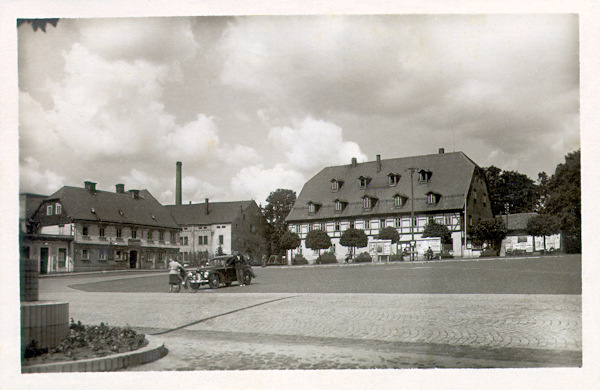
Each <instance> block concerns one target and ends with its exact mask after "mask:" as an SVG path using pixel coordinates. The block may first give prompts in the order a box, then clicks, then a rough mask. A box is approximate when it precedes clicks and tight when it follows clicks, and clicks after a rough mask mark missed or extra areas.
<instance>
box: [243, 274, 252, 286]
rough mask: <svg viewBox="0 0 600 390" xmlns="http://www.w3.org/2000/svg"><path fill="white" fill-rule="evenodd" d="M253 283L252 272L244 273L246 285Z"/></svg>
mask: <svg viewBox="0 0 600 390" xmlns="http://www.w3.org/2000/svg"><path fill="white" fill-rule="evenodd" d="M250 283H252V274H251V273H250V272H246V273H244V284H250Z"/></svg>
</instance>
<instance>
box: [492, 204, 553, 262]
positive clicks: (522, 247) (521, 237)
mask: <svg viewBox="0 0 600 390" xmlns="http://www.w3.org/2000/svg"><path fill="white" fill-rule="evenodd" d="M537 215H539V214H538V213H518V214H508V215H501V216H500V217H501V218H502V221H504V224H505V226H506V230H507V232H506V238H504V240H502V246H501V248H500V255H501V256H504V255H506V256H517V255H523V254H532V253H533V252H539V251H543V250H544V237H533V236H531V235H529V234H527V231H526V230H527V222H529V220H530V219H531V218H533V217H535V216H537ZM546 250H547V251H550V252H555V251H561V250H562V245H561V234H560V233H557V234H552V235H550V236H546Z"/></svg>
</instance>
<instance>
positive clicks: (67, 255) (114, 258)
mask: <svg viewBox="0 0 600 390" xmlns="http://www.w3.org/2000/svg"><path fill="white" fill-rule="evenodd" d="M28 225H29V226H28V228H27V231H26V232H25V233H24V234H23V235H22V243H21V245H22V256H24V257H29V258H33V259H37V260H38V263H39V271H40V273H41V274H45V273H60V272H81V271H100V270H114V269H140V268H145V269H164V268H166V267H167V265H168V262H169V259H171V258H177V256H178V253H179V226H178V225H177V223H176V222H175V220H174V219H173V217H172V216H171V214H170V213H169V212H168V211H167V209H166V208H165V207H164V206H162V205H161V204H160V203H159V202H158V201H157V200H156V199H155V198H154V197H153V196H152V195H151V194H150V193H149V192H148V191H147V190H129V191H127V192H125V190H124V185H123V184H117V185H116V191H115V192H109V191H99V190H96V183H93V182H90V181H86V182H85V187H84V188H80V187H68V186H65V187H63V188H61V189H60V190H58V191H57V192H55V193H54V194H52V195H50V196H48V197H46V198H44V199H43V200H42V201H41V202H40V203H39V206H38V207H37V209H36V211H35V212H34V213H33V214H32V216H31V218H30V219H29V224H28Z"/></svg>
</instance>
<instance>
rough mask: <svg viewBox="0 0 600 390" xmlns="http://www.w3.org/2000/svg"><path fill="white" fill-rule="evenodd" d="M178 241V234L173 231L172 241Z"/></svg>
mask: <svg viewBox="0 0 600 390" xmlns="http://www.w3.org/2000/svg"><path fill="white" fill-rule="evenodd" d="M176 242H177V234H176V233H171V243H173V244H174V243H176Z"/></svg>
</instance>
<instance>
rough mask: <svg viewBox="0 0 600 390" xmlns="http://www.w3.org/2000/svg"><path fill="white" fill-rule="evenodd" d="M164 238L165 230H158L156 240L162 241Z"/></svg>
mask: <svg viewBox="0 0 600 390" xmlns="http://www.w3.org/2000/svg"><path fill="white" fill-rule="evenodd" d="M164 240H165V232H162V231H161V232H158V241H164Z"/></svg>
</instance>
